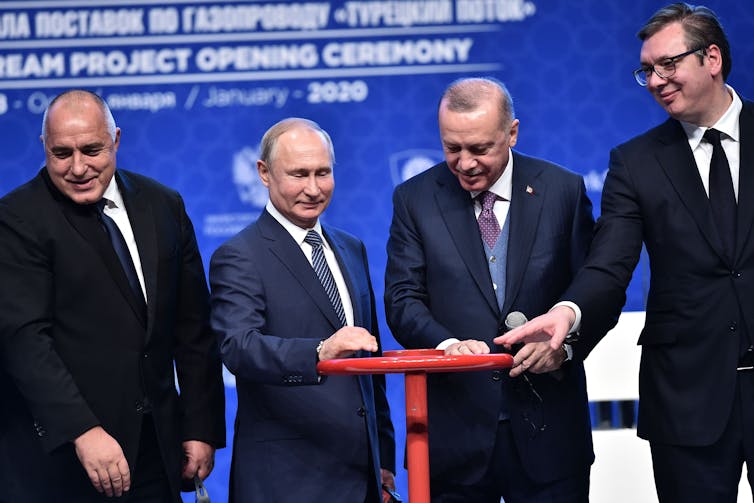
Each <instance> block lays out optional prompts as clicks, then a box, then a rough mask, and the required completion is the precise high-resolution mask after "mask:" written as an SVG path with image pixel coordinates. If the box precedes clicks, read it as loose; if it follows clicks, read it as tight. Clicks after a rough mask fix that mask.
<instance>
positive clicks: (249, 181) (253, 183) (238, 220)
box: [202, 146, 267, 238]
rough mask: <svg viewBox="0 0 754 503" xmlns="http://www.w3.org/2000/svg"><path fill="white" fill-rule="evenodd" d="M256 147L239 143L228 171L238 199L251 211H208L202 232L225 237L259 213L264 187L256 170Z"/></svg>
mask: <svg viewBox="0 0 754 503" xmlns="http://www.w3.org/2000/svg"><path fill="white" fill-rule="evenodd" d="M257 159H259V147H258V146H257V147H255V148H252V147H243V148H242V149H241V150H239V151H238V152H236V153H234V154H233V162H232V164H231V169H230V171H231V175H232V178H233V184H234V185H235V187H236V194H237V195H238V201H240V202H241V204H242V205H244V206H248V207H250V209H253V211H242V212H226V213H212V214H207V215H205V216H204V226H203V228H202V231H203V232H204V235H205V236H209V237H219V238H227V237H231V236H235V235H236V234H238V233H239V232H241V230H243V229H244V227H246V226H247V225H249V224H250V223H251V222H253V221H254V220H256V219H257V218H258V217H259V214H260V213H261V212H262V209H263V208H264V205H265V204H267V187H265V186H264V184H263V183H262V181H261V180H260V179H259V175H258V174H257Z"/></svg>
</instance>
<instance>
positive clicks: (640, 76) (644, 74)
mask: <svg viewBox="0 0 754 503" xmlns="http://www.w3.org/2000/svg"><path fill="white" fill-rule="evenodd" d="M707 47H709V46H704V47H697V48H696V49H691V50H690V51H686V52H682V53H681V54H676V55H675V56H671V57H669V58H664V59H663V60H662V61H661V62H659V63H654V64H652V65H644V66H642V67H640V68H637V69H636V70H634V71H633V75H634V79H635V80H636V83H637V84H639V85H640V86H641V87H647V85H648V84H649V78H650V77H651V76H652V72H654V73H655V74H656V75H657V76H658V77H660V78H661V79H669V78H670V77H672V76H673V75H675V72H676V64H678V62H679V61H680V60H682V59H683V58H685V57H686V56H689V55H691V54H694V53H695V52H699V51H702V56H705V55H706V54H707ZM657 65H660V66H663V67H666V66H669V65H673V69H672V71H670V72H665V74H662V73H660V72H659V71H658V70H657Z"/></svg>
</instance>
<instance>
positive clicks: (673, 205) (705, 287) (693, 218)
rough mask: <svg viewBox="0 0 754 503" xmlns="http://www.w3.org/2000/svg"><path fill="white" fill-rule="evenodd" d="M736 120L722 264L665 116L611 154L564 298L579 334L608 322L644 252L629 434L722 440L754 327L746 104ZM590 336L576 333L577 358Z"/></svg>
mask: <svg viewBox="0 0 754 503" xmlns="http://www.w3.org/2000/svg"><path fill="white" fill-rule="evenodd" d="M739 124H740V139H741V143H740V155H741V157H740V179H739V196H738V229H737V236H736V242H737V245H736V252H735V257H734V259H733V260H732V261H727V260H726V259H725V258H724V253H723V248H722V242H721V240H720V236H719V235H718V233H717V229H716V228H715V224H714V222H713V217H712V213H711V209H710V204H709V199H708V197H707V195H706V193H705V191H704V187H703V185H702V180H701V178H700V176H699V173H698V170H697V168H696V164H695V161H694V157H693V154H692V152H691V149H690V148H689V144H688V139H687V137H686V134H685V132H684V131H683V128H682V127H681V125H680V123H679V122H678V121H676V120H673V119H669V120H668V121H666V122H665V123H663V124H661V125H660V126H658V127H656V128H654V129H652V130H650V131H648V132H646V133H644V134H642V135H640V136H638V137H636V138H634V139H632V140H630V141H628V142H627V143H625V144H623V145H620V146H618V147H616V148H615V149H613V151H612V152H611V155H610V170H609V172H608V175H607V179H606V181H605V187H604V190H603V193H602V215H601V217H600V219H599V221H598V224H597V227H596V234H595V238H594V242H593V245H592V251H591V253H590V255H589V258H588V260H587V263H586V265H585V267H584V270H583V271H582V272H581V273H580V274H579V275H578V277H577V279H576V280H575V281H574V283H573V285H572V286H571V287H570V288H569V290H568V292H567V293H566V294H565V296H564V298H568V299H570V300H573V301H575V302H576V303H577V304H578V305H579V306H580V307H581V309H582V312H583V321H584V324H585V326H587V327H588V326H589V324H590V323H595V322H596V323H600V321H599V320H600V318H603V317H604V316H605V313H611V314H612V315H613V316H615V315H617V313H618V312H619V311H620V308H621V307H622V305H623V303H624V301H625V288H626V286H627V285H628V282H629V281H630V279H631V273H632V271H633V269H634V267H635V265H636V263H637V261H638V259H639V254H640V251H641V246H642V242H643V243H644V244H645V245H646V249H647V252H648V254H649V262H650V267H651V271H650V274H651V281H650V287H649V296H648V298H647V317H646V323H645V326H644V329H643V330H642V333H641V336H640V338H639V344H640V345H641V346H642V357H641V367H640V372H639V395H640V398H641V400H640V404H641V405H640V408H639V424H638V430H639V435H640V436H641V437H643V438H646V439H649V440H652V441H661V442H666V443H674V444H680V445H708V444H710V443H712V442H714V441H715V440H716V439H717V438H719V436H720V434H721V433H722V431H723V428H724V427H725V424H726V422H727V420H728V417H729V416H730V411H731V406H732V404H733V398H734V394H735V390H736V387H735V382H736V363H737V360H738V356H739V341H740V338H741V337H745V336H746V335H745V334H746V332H747V331H748V333H749V334H752V330H754V309H752V306H754V235H752V223H753V222H754V104H753V103H751V102H748V101H745V102H744V107H743V111H742V112H741V115H740V118H739ZM595 320H596V321H595ZM592 333H594V332H592ZM598 340H599V337H590V336H585V337H584V338H583V339H582V340H581V341H580V342H579V343H578V344H577V346H576V348H575V351H576V354H577V356H578V357H581V358H583V357H585V356H586V354H588V352H589V351H590V350H591V349H592V348H593V347H594V345H595V344H596V343H597V342H598Z"/></svg>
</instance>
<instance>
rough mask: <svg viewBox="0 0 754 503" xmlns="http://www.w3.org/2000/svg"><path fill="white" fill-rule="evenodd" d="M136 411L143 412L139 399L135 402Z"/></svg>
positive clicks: (142, 405)
mask: <svg viewBox="0 0 754 503" xmlns="http://www.w3.org/2000/svg"><path fill="white" fill-rule="evenodd" d="M136 412H138V413H139V414H141V413H142V412H144V404H143V403H142V402H141V401H137V402H136Z"/></svg>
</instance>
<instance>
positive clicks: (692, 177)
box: [655, 119, 725, 258]
mask: <svg viewBox="0 0 754 503" xmlns="http://www.w3.org/2000/svg"><path fill="white" fill-rule="evenodd" d="M657 140H658V142H659V143H660V147H659V148H658V149H657V152H656V154H655V155H656V158H657V161H658V163H659V165H660V167H661V168H662V169H663V170H664V171H665V173H666V175H667V177H668V179H669V180H670V183H671V184H672V185H673V187H674V188H675V191H676V193H677V194H678V197H679V198H680V199H681V202H682V203H683V205H684V206H685V207H686V209H687V210H688V211H689V213H690V214H691V216H692V218H693V219H694V220H695V221H696V224H697V226H698V227H699V230H700V232H701V234H702V235H703V236H704V239H706V240H707V241H708V242H709V244H710V246H711V247H712V248H713V249H714V250H715V251H716V252H717V253H718V255H720V257H723V258H724V257H725V254H724V252H723V245H722V241H721V239H720V236H719V235H718V233H717V227H716V226H715V223H714V220H713V217H712V210H711V207H710V203H709V197H708V196H707V193H706V192H705V191H704V185H703V184H702V179H701V177H700V176H699V170H698V169H697V168H696V161H695V160H694V155H693V154H692V152H691V149H690V148H689V144H688V138H687V137H686V133H685V132H684V131H683V128H682V127H681V125H680V123H679V122H678V121H676V120H673V119H668V120H667V121H666V122H665V123H664V124H663V125H662V126H661V127H660V130H659V132H658V136H657Z"/></svg>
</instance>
